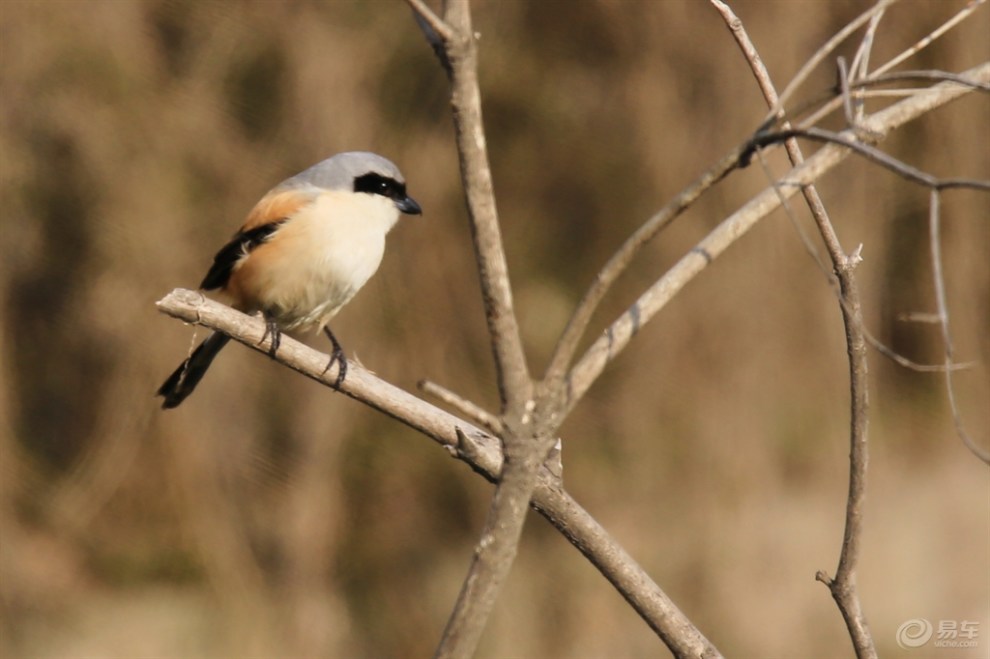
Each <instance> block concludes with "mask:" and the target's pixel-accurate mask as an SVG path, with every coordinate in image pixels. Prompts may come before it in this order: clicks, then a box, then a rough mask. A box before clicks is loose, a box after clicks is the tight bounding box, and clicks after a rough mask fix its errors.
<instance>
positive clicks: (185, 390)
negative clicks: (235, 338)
mask: <svg viewBox="0 0 990 659" xmlns="http://www.w3.org/2000/svg"><path fill="white" fill-rule="evenodd" d="M227 341H230V337H229V336H227V335H226V334H221V333H220V332H214V333H213V334H211V335H210V336H208V337H206V340H204V341H203V342H202V343H200V344H199V346H197V348H196V350H194V351H193V354H192V355H191V356H190V357H189V359H187V360H186V361H184V362H182V364H180V365H179V368H177V369H175V372H174V373H172V375H170V376H168V379H167V380H165V384H163V385H162V386H160V387H159V388H158V392H157V394H156V395H158V396H162V397H164V398H165V401H164V402H163V403H162V409H163V410H170V409H172V408H173V407H178V406H179V403H181V402H182V401H184V400H185V399H186V396H188V395H189V394H191V393H192V392H193V389H195V388H196V385H197V384H199V381H200V380H202V379H203V376H204V375H206V369H208V368H210V364H211V363H213V358H214V357H216V356H217V353H219V352H220V350H221V349H222V348H223V347H224V346H225V345H227Z"/></svg>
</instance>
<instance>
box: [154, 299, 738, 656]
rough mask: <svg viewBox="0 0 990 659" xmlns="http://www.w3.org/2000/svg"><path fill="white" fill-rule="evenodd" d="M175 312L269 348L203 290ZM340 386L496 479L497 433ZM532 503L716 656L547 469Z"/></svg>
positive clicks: (310, 352) (395, 392)
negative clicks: (491, 433) (487, 431)
mask: <svg viewBox="0 0 990 659" xmlns="http://www.w3.org/2000/svg"><path fill="white" fill-rule="evenodd" d="M157 306H158V308H159V310H160V311H162V312H163V313H165V314H168V315H169V316H172V317H173V318H178V319H179V320H182V321H185V322H187V323H192V324H196V325H201V326H203V327H207V328H209V329H212V330H215V331H219V332H223V333H224V334H227V335H229V336H230V337H231V338H233V339H234V340H236V341H239V342H240V343H242V344H244V345H246V346H247V347H249V348H251V349H253V350H256V351H258V352H261V353H265V354H267V346H266V345H264V344H260V341H261V337H262V336H263V335H264V333H265V325H264V322H263V321H262V320H261V319H260V318H257V317H251V316H246V315H244V314H242V313H240V312H239V311H235V310H234V309H231V308H230V307H227V306H225V305H223V304H220V303H219V302H216V301H214V300H211V299H209V298H207V297H205V296H203V295H202V294H201V293H198V292H196V291H189V290H184V289H176V290H174V291H172V292H171V293H169V294H168V295H167V296H165V297H164V298H163V299H162V300H160V301H159V302H158V304H157ZM275 360H276V361H278V362H279V363H281V364H284V365H285V366H288V367H289V368H291V369H293V370H295V371H297V372H299V373H301V374H302V375H304V376H306V377H308V378H310V379H312V380H315V381H317V382H319V383H321V384H323V385H325V386H328V387H332V386H333V384H334V382H335V380H336V373H334V372H332V371H331V372H324V369H325V368H326V365H327V361H328V358H327V355H325V354H323V353H320V352H318V351H316V350H314V349H312V348H309V347H308V346H305V345H303V344H302V343H299V342H298V341H296V340H294V339H293V338H292V337H290V336H287V335H283V336H282V341H281V344H280V346H279V350H278V354H277V355H276V357H275ZM340 392H341V393H343V394H344V395H346V396H349V397H350V398H353V399H355V400H357V401H359V402H361V403H363V404H365V405H368V406H369V407H372V408H374V409H376V410H378V411H380V412H382V413H384V414H387V415H388V416H390V417H392V418H394V419H396V420H397V421H399V422H401V423H403V424H405V425H407V426H409V427H410V428H413V429H414V430H417V431H419V432H420V433H422V434H424V435H426V436H427V437H430V438H431V439H433V440H434V441H436V442H437V443H438V444H440V445H441V446H442V447H443V448H444V449H445V450H447V451H448V452H449V453H450V454H451V455H452V456H453V457H455V458H457V459H459V460H461V461H463V462H465V463H466V464H468V465H469V466H470V467H471V468H472V469H474V470H475V471H477V472H478V473H479V474H481V475H482V476H484V477H485V478H486V479H487V480H489V481H491V482H495V481H496V480H497V478H498V474H499V473H500V472H501V470H502V452H501V447H500V445H499V441H498V439H497V438H495V437H493V436H492V435H490V434H488V433H486V432H484V431H482V430H481V429H479V428H477V427H475V426H473V425H472V424H471V423H467V422H465V421H464V420H462V419H459V418H458V417H456V416H454V415H452V414H450V413H448V412H446V411H444V410H442V409H440V408H438V407H435V406H433V405H430V404H429V403H427V402H426V401H423V400H421V399H419V398H417V397H415V396H413V395H412V394H409V393H408V392H406V391H403V390H402V389H399V388H398V387H395V386H394V385H391V384H389V383H388V382H385V381H384V380H382V379H380V378H378V377H376V376H375V375H373V374H372V373H370V372H369V371H367V370H365V369H364V368H362V367H361V366H360V365H358V364H355V363H349V364H348V369H347V378H346V379H345V380H344V382H343V383H341V385H340ZM531 505H532V506H533V508H535V509H536V510H537V511H539V512H540V514H541V515H543V516H544V517H545V518H546V519H547V520H548V521H549V522H550V523H551V524H553V526H554V527H556V528H557V529H558V530H559V531H560V532H561V533H562V534H563V535H564V536H565V537H566V538H567V539H568V540H569V541H570V542H571V544H573V545H574V546H575V547H576V548H577V549H578V550H579V551H580V552H581V553H582V554H583V555H584V556H585V557H586V558H587V559H588V560H589V561H591V563H592V564H593V565H594V566H595V567H596V568H598V570H599V571H600V572H601V573H602V575H603V576H604V577H605V578H606V579H608V581H609V582H610V583H611V584H612V585H613V586H615V588H616V589H617V590H618V591H619V593H620V594H621V595H622V597H623V598H625V600H626V601H627V602H629V604H630V605H631V606H632V607H633V608H634V609H635V610H636V612H637V613H638V614H639V615H640V616H641V617H642V618H643V620H644V621H645V622H646V623H647V624H648V625H649V626H650V628H651V629H653V630H654V631H655V632H656V633H657V634H658V635H659V636H660V637H661V638H662V639H663V641H664V643H666V644H667V646H668V647H669V648H670V649H671V651H672V652H673V653H674V654H675V655H677V656H679V657H701V656H705V657H717V656H720V655H719V654H718V651H717V650H715V648H714V646H712V644H711V643H710V642H709V641H708V640H707V639H706V638H705V637H704V635H703V634H702V633H701V632H700V631H699V630H698V629H697V628H696V627H695V626H694V625H692V624H691V621H690V620H688V618H687V617H686V616H685V615H684V614H683V613H682V612H681V611H680V610H679V609H678V608H677V606H676V605H675V604H674V603H673V602H672V601H671V600H670V598H669V597H667V595H666V594H665V593H664V592H663V591H662V590H661V589H660V587H659V586H657V585H656V584H655V583H654V582H653V581H652V580H651V579H650V577H649V575H648V574H646V572H645V571H644V570H643V568H642V567H641V566H640V565H638V564H637V563H636V561H635V560H634V559H633V558H632V557H631V556H629V554H628V553H627V552H626V551H625V550H624V549H623V548H622V547H621V545H619V543H618V542H617V541H616V540H615V539H614V538H612V537H611V536H610V535H609V534H608V532H607V531H606V530H605V529H604V528H602V526H601V525H600V524H598V522H597V521H595V519H594V518H593V517H592V516H591V515H590V514H588V512H587V511H585V510H584V509H583V508H582V507H581V506H580V505H579V504H578V503H577V502H575V501H574V499H573V498H572V497H571V496H570V495H569V494H568V493H567V492H566V491H565V490H564V488H563V486H562V485H561V484H560V481H559V479H558V478H557V477H555V476H554V475H553V474H552V473H551V472H549V471H548V470H546V469H541V470H540V471H539V477H538V480H537V483H536V487H535V490H534V492H533V498H532V503H531Z"/></svg>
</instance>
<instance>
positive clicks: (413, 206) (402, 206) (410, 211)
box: [395, 197, 423, 215]
mask: <svg viewBox="0 0 990 659" xmlns="http://www.w3.org/2000/svg"><path fill="white" fill-rule="evenodd" d="M395 207H396V208H398V209H399V210H400V211H402V212H403V213H405V214H406V215H420V214H422V212H423V209H422V208H420V207H419V204H417V203H416V200H415V199H413V198H412V197H402V198H401V199H396V200H395Z"/></svg>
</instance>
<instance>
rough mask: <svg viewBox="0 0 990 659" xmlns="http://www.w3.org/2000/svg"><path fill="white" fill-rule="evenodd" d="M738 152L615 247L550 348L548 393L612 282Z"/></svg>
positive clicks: (713, 181) (736, 158) (732, 164)
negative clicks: (558, 337)
mask: <svg viewBox="0 0 990 659" xmlns="http://www.w3.org/2000/svg"><path fill="white" fill-rule="evenodd" d="M738 163H739V152H738V151H734V152H732V153H730V154H728V155H726V156H725V157H723V158H722V159H721V160H720V161H719V162H718V163H716V164H715V166H713V167H712V168H710V169H709V170H708V171H706V172H705V173H704V174H702V175H701V177H699V178H698V179H697V180H696V181H695V182H693V183H692V184H691V185H689V186H688V187H687V188H685V189H684V190H682V191H681V193H680V194H678V195H677V196H676V197H674V199H672V200H671V201H670V203H668V204H667V205H666V206H664V207H663V208H661V209H660V210H659V211H658V212H657V213H656V214H655V215H653V216H652V217H651V218H649V219H648V220H647V221H646V222H644V223H643V225H642V226H641V227H640V228H639V229H637V230H636V231H635V232H634V233H633V234H632V235H631V236H629V238H627V239H626V241H625V242H624V243H623V244H622V246H621V247H619V249H618V251H617V252H616V253H615V254H614V255H613V256H612V257H611V258H610V259H609V260H608V262H607V263H606V264H605V266H604V267H603V268H602V269H601V271H600V272H599V273H598V274H597V275H596V276H595V280H594V282H592V284H591V286H590V287H589V288H588V291H587V292H586V293H585V294H584V297H583V298H582V299H581V302H580V303H578V306H577V308H576V309H575V310H574V313H573V315H572V316H571V318H570V320H569V321H568V323H567V327H565V328H564V332H563V334H562V335H561V337H560V340H559V341H558V342H557V345H556V347H555V348H554V353H553V355H552V357H551V358H550V365H549V366H548V367H547V371H546V374H545V375H544V378H543V381H544V383H545V384H546V385H547V387H548V388H549V389H551V390H554V389H557V388H558V387H559V386H561V383H562V382H563V379H564V374H565V373H566V371H567V368H568V367H569V366H570V364H571V362H572V361H573V359H574V354H575V353H576V351H577V348H578V343H579V341H580V340H581V337H582V336H583V335H584V332H585V331H586V330H587V328H588V324H589V323H590V322H591V317H592V315H593V314H594V313H595V310H596V309H597V308H598V305H599V304H600V303H601V301H602V299H604V297H605V295H606V294H607V293H608V291H609V289H610V288H611V287H612V285H613V284H614V283H615V281H616V280H617V279H618V278H619V277H620V276H621V275H622V273H623V272H625V270H626V269H627V268H628V267H629V264H630V263H631V262H632V260H633V258H635V256H636V254H638V253H639V251H640V250H641V249H642V248H643V246H645V245H646V244H647V243H648V242H649V241H650V240H652V239H653V238H654V237H655V236H656V235H657V234H658V233H659V232H660V231H661V230H663V229H664V227H666V226H667V225H669V224H670V223H671V222H673V221H674V220H675V219H677V217H678V216H679V215H680V214H681V213H683V212H684V211H685V210H686V209H687V208H688V207H689V206H690V205H691V204H693V203H694V202H695V201H697V200H698V198H699V197H701V195H702V194H704V193H705V192H706V191H707V190H709V189H710V188H711V187H712V186H714V185H715V184H716V183H718V182H719V181H721V180H722V179H723V178H725V176H727V175H728V174H729V172H731V171H732V170H733V169H735V168H736V167H737V166H738Z"/></svg>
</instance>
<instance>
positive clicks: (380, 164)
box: [283, 151, 405, 190]
mask: <svg viewBox="0 0 990 659" xmlns="http://www.w3.org/2000/svg"><path fill="white" fill-rule="evenodd" d="M365 174H379V175H381V176H384V177H387V178H391V179H394V180H395V181H397V182H399V183H405V179H404V178H403V176H402V172H400V171H399V168H398V167H396V166H395V163H393V162H392V161H391V160H389V159H387V158H383V157H382V156H380V155H378V154H377V153H371V152H370V151H347V152H345V153H338V154H337V155H335V156H333V157H331V158H327V159H326V160H324V161H323V162H319V163H317V164H315V165H313V166H312V167H310V168H309V169H307V170H305V171H303V172H300V173H299V174H296V175H295V176H293V177H292V178H290V179H288V180H287V181H285V183H284V184H283V186H284V187H287V188H295V187H305V186H309V185H315V186H317V187H320V188H323V189H325V190H350V189H352V187H353V185H354V179H356V178H357V177H359V176H363V175H365Z"/></svg>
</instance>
